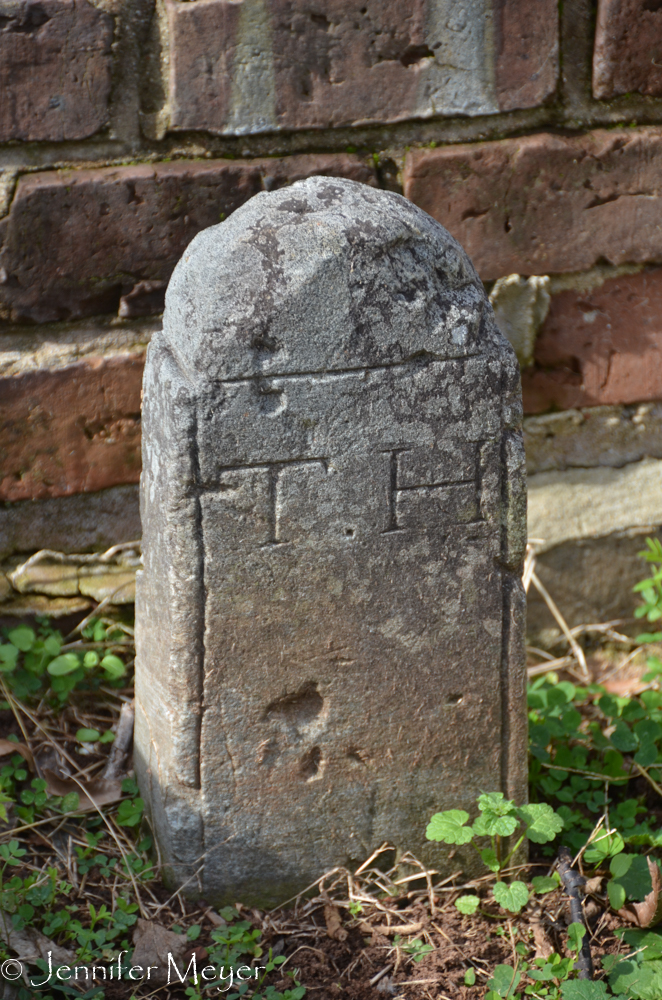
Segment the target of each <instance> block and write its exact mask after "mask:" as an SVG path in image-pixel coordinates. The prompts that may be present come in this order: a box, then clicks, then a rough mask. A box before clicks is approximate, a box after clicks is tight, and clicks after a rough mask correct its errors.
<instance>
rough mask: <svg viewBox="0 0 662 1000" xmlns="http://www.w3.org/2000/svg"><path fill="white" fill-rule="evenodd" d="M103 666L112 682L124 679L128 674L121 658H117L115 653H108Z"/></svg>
mask: <svg viewBox="0 0 662 1000" xmlns="http://www.w3.org/2000/svg"><path fill="white" fill-rule="evenodd" d="M101 666H102V667H103V669H104V670H105V671H106V673H107V674H108V676H109V677H110V679H111V680H117V678H118V677H124V675H125V673H126V667H125V666H124V664H123V663H122V661H121V660H120V658H119V656H115V654H114V653H108V654H107V655H106V656H104V658H103V660H102V661H101Z"/></svg>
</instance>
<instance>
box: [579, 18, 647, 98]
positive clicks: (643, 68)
mask: <svg viewBox="0 0 662 1000" xmlns="http://www.w3.org/2000/svg"><path fill="white" fill-rule="evenodd" d="M631 91H639V93H640V94H650V95H651V96H653V97H660V96H661V95H662V4H659V3H658V2H657V0H598V18H597V24H596V29H595V47H594V50H593V96H594V97H598V98H608V97H616V96H617V95H619V94H628V93H630V92H631Z"/></svg>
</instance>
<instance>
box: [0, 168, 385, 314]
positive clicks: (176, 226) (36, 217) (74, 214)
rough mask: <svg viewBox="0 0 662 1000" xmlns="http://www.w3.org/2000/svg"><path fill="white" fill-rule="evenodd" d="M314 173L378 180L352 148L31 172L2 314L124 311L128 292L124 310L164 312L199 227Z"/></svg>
mask: <svg viewBox="0 0 662 1000" xmlns="http://www.w3.org/2000/svg"><path fill="white" fill-rule="evenodd" d="M311 174H328V175H331V176H342V177H349V178H351V179H354V180H358V181H363V182H365V183H368V184H375V183H376V178H375V171H374V169H373V168H372V167H368V166H365V165H364V164H363V163H362V162H361V161H360V160H359V159H358V158H357V157H354V156H349V155H345V154H341V155H336V156H331V155H329V156H292V157H284V158H282V159H273V160H254V161H252V162H246V161H240V160H234V161H232V160H207V161H202V162H192V161H185V160H182V161H177V162H174V163H157V164H142V165H138V166H131V167H119V168H113V167H104V168H101V169H98V170H69V171H67V170H54V171H48V172H44V173H36V174H30V175H27V176H24V177H22V178H21V179H20V181H19V184H18V186H17V190H16V194H15V196H14V200H13V202H12V206H11V211H10V213H9V216H8V217H7V218H5V219H3V220H2V221H1V222H0V244H3V246H2V250H1V251H0V318H4V319H5V320H11V321H13V322H26V321H27V322H37V323H43V322H49V321H55V320H64V319H71V318H76V317H79V316H90V315H94V314H96V313H108V312H117V310H118V308H119V306H120V299H121V298H122V297H124V300H123V304H122V315H127V316H131V315H145V314H146V313H149V312H150V311H151V312H158V311H160V309H161V308H162V305H161V303H162V290H163V287H164V284H165V283H166V282H167V281H168V279H169V277H170V274H171V272H172V269H173V267H174V266H175V264H176V263H177V261H178V260H179V258H180V256H181V255H182V253H183V251H184V249H185V247H186V246H187V245H188V244H189V242H190V241H191V240H192V239H193V237H194V236H195V235H196V233H199V232H200V230H201V229H205V228H206V227H207V226H211V225H214V224H216V223H218V222H219V221H220V220H221V219H223V218H224V217H226V216H228V215H230V213H231V212H233V211H234V210H235V209H236V208H238V207H239V205H241V204H243V203H244V202H245V201H246V200H247V199H248V198H250V197H251V196H252V195H254V194H256V193H257V192H258V191H262V190H264V188H265V187H267V188H272V187H279V186H282V185H284V184H289V183H291V182H293V181H295V180H299V179H301V178H304V177H308V176H310V175H311ZM159 287H160V288H161V294H159Z"/></svg>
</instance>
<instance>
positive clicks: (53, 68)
mask: <svg viewBox="0 0 662 1000" xmlns="http://www.w3.org/2000/svg"><path fill="white" fill-rule="evenodd" d="M112 40H113V18H112V17H111V16H110V15H109V14H106V13H104V12H103V11H101V10H97V9H96V7H93V6H92V4H90V3H88V2H87V0H0V94H2V98H1V99H0V141H2V142H5V141H7V140H8V139H30V140H51V141H56V142H57V141H60V140H62V139H84V138H85V137H86V136H88V135H92V134H93V133H94V132H97V131H98V130H99V129H100V128H102V127H103V126H104V125H105V124H106V123H107V121H108V97H109V94H110V84H111V43H112Z"/></svg>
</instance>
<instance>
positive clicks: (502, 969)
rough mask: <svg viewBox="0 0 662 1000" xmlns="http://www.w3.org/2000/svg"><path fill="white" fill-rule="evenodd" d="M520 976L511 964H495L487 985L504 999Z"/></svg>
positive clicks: (512, 991)
mask: <svg viewBox="0 0 662 1000" xmlns="http://www.w3.org/2000/svg"><path fill="white" fill-rule="evenodd" d="M501 884H502V883H501ZM521 978H522V974H521V972H518V971H517V969H513V968H512V966H510V965H497V967H496V968H495V970H494V975H493V976H492V978H491V979H488V980H487V985H488V986H490V987H491V988H492V989H493V990H494V992H495V993H496V994H497V996H499V997H503V998H504V1000H505V998H506V997H511V996H513V994H514V993H515V990H516V989H517V987H518V986H519V981H520V979H521Z"/></svg>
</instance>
